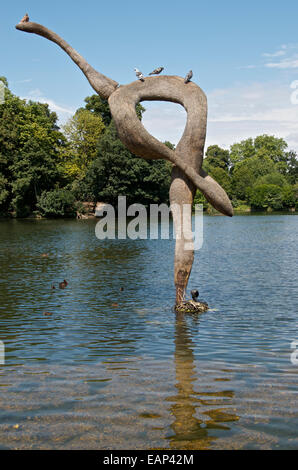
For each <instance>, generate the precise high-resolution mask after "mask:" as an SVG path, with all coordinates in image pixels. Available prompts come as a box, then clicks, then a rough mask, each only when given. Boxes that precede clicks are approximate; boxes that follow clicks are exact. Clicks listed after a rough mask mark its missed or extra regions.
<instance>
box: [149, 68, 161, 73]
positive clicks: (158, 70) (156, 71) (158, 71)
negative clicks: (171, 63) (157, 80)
mask: <svg viewBox="0 0 298 470" xmlns="http://www.w3.org/2000/svg"><path fill="white" fill-rule="evenodd" d="M163 69H164V67H158V68H157V69H154V70H153V72H151V73H149V75H159V74H160V73H161V72H162V71H163Z"/></svg>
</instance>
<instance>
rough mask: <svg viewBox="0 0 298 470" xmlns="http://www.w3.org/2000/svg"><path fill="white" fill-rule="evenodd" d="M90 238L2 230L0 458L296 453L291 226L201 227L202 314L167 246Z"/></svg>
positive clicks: (71, 223)
mask: <svg viewBox="0 0 298 470" xmlns="http://www.w3.org/2000/svg"><path fill="white" fill-rule="evenodd" d="M95 224H96V220H82V221H76V220H61V221H58V220H2V221H0V265H1V279H0V340H2V341H3V342H4V343H5V348H6V351H5V352H6V356H5V359H6V362H5V365H0V400H1V406H0V448H1V449H31V448H33V449H49V448H50V449H111V450H112V449H179V450H186V449H189V450H192V449H278V448H280V449H297V448H298V393H297V391H298V387H297V385H298V380H297V379H298V365H294V364H292V362H291V354H292V353H293V349H291V343H292V342H293V341H295V340H297V341H298V328H297V326H298V318H297V310H298V309H297V303H298V302H297V301H298V291H297V286H298V269H297V232H298V217H297V216H295V215H268V216H261V215H249V216H235V217H234V218H233V219H229V218H225V217H210V216H204V244H203V247H202V249H201V250H199V251H198V252H196V255H195V262H194V266H193V271H192V274H191V278H190V282H189V289H194V288H198V289H199V290H200V294H201V298H202V299H204V300H206V301H207V302H208V303H209V305H210V310H209V311H208V312H206V313H204V314H202V315H199V316H177V315H176V314H175V313H174V312H173V303H174V298H175V291H174V287H173V259H174V241H173V240H171V241H168V240H151V241H150V240H121V241H117V240H104V241H100V240H98V239H97V238H96V237H95V233H94V229H95ZM44 253H46V254H48V256H46V257H45V256H42V254H44ZM64 279H66V280H67V281H68V283H69V284H68V286H67V288H66V289H64V290H60V289H58V288H57V283H58V282H60V281H63V280H64ZM52 284H56V289H52V288H51V286H52ZM120 287H123V288H124V291H123V292H121V291H120ZM44 312H50V313H51V314H52V315H51V316H44Z"/></svg>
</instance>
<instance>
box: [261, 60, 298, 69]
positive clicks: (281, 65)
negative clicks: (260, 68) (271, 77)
mask: <svg viewBox="0 0 298 470" xmlns="http://www.w3.org/2000/svg"><path fill="white" fill-rule="evenodd" d="M265 67H269V68H272V69H273V68H276V69H297V68H298V59H296V58H295V59H285V60H282V61H281V62H269V63H268V64H265Z"/></svg>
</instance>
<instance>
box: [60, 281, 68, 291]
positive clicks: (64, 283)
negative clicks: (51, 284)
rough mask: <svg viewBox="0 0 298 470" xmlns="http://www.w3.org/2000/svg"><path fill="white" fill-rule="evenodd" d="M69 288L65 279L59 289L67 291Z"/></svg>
mask: <svg viewBox="0 0 298 470" xmlns="http://www.w3.org/2000/svg"><path fill="white" fill-rule="evenodd" d="M67 286H68V282H67V281H66V280H65V279H64V281H62V282H59V289H65V288H66V287H67Z"/></svg>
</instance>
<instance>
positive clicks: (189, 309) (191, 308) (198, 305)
mask: <svg viewBox="0 0 298 470" xmlns="http://www.w3.org/2000/svg"><path fill="white" fill-rule="evenodd" d="M199 295H200V294H199V291H198V290H197V289H194V290H192V291H191V296H192V300H183V301H182V302H181V303H180V304H178V305H176V307H175V310H176V312H181V313H203V312H206V311H207V310H208V309H209V306H208V304H207V303H206V302H201V301H199Z"/></svg>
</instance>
